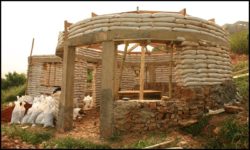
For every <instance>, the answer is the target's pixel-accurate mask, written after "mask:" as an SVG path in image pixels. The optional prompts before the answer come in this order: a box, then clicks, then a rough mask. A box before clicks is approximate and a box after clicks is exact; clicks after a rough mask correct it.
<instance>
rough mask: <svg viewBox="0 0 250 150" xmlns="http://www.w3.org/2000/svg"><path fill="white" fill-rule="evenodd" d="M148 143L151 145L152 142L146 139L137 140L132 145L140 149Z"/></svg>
mask: <svg viewBox="0 0 250 150" xmlns="http://www.w3.org/2000/svg"><path fill="white" fill-rule="evenodd" d="M150 145H153V144H152V143H151V142H149V141H148V140H139V141H138V142H136V143H134V144H133V145H132V147H133V148H137V149H142V148H145V147H147V146H150Z"/></svg>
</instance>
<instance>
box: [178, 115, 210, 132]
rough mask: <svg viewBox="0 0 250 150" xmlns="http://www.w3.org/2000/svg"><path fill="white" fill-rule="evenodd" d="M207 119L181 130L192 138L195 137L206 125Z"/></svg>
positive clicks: (207, 117) (203, 118)
mask: <svg viewBox="0 0 250 150" xmlns="http://www.w3.org/2000/svg"><path fill="white" fill-rule="evenodd" d="M209 119H210V117H209V116H205V117H202V118H201V119H200V120H199V122H197V123H195V124H193V125H190V126H188V127H183V128H182V130H183V131H184V132H187V133H189V134H192V135H193V136H197V135H199V134H200V133H201V131H202V129H203V128H204V127H205V126H206V125H207V124H208V121H209Z"/></svg>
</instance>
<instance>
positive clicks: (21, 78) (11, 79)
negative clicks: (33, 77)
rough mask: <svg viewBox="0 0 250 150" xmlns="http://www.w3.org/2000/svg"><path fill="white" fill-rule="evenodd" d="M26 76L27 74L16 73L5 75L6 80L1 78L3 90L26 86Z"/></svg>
mask: <svg viewBox="0 0 250 150" xmlns="http://www.w3.org/2000/svg"><path fill="white" fill-rule="evenodd" d="M25 82H26V76H25V74H23V73H21V74H19V73H16V72H13V73H11V72H9V73H8V74H5V79H3V78H1V89H2V90H6V89H9V88H11V87H16V86H20V85H23V84H25Z"/></svg>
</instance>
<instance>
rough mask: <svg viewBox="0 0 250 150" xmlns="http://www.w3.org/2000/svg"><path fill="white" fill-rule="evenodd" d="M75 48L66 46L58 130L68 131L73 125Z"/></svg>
mask: <svg viewBox="0 0 250 150" xmlns="http://www.w3.org/2000/svg"><path fill="white" fill-rule="evenodd" d="M74 68H75V47H69V46H67V45H66V46H64V54H63V70H62V73H63V74H62V87H61V88H62V93H61V99H60V103H59V116H58V121H57V129H58V130H59V131H62V132H64V131H68V130H70V129H72V125H73V94H74Z"/></svg>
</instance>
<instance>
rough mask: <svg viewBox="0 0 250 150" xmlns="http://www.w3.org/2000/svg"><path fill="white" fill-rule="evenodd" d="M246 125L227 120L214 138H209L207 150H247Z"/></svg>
mask: <svg viewBox="0 0 250 150" xmlns="http://www.w3.org/2000/svg"><path fill="white" fill-rule="evenodd" d="M248 141H249V129H248V123H245V124H239V123H238V122H236V121H235V120H234V119H232V118H229V119H227V120H226V121H225V122H224V124H223V125H222V129H221V130H220V132H219V133H218V135H217V136H216V137H213V138H210V139H209V140H208V143H206V145H205V148H207V149H222V148H223V149H248V148H249V142H248Z"/></svg>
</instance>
